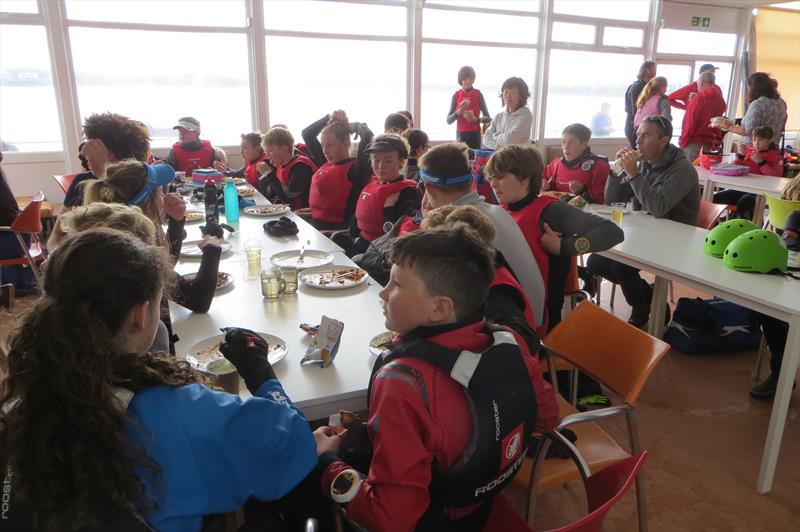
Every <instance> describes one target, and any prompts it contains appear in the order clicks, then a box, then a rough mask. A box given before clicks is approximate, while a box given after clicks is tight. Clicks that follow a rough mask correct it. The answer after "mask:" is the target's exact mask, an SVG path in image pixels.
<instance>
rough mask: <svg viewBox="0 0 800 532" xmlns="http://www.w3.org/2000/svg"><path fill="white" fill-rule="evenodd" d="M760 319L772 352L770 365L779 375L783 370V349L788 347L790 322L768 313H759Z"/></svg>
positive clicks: (773, 371)
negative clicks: (787, 339)
mask: <svg viewBox="0 0 800 532" xmlns="http://www.w3.org/2000/svg"><path fill="white" fill-rule="evenodd" d="M758 321H759V323H760V325H761V331H762V332H763V333H764V339H765V340H766V341H767V347H769V352H770V354H771V357H770V359H769V367H770V369H771V370H772V373H774V374H775V375H777V374H778V373H780V372H781V363H782V362H783V350H784V349H786V338H787V337H788V336H789V324H788V323H786V322H785V321H781V320H779V319H777V318H773V317H772V316H767V315H766V314H759V315H758Z"/></svg>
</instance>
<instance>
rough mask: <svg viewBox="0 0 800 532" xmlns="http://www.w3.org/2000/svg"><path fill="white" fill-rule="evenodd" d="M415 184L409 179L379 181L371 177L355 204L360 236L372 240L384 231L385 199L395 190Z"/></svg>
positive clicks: (411, 186)
mask: <svg viewBox="0 0 800 532" xmlns="http://www.w3.org/2000/svg"><path fill="white" fill-rule="evenodd" d="M416 186H417V183H416V182H415V181H412V180H410V179H398V180H396V181H392V182H391V183H380V182H378V180H377V179H374V178H373V179H372V180H371V181H370V182H369V184H367V186H365V187H364V189H363V190H362V191H361V196H359V198H358V203H357V204H356V222H357V224H358V229H359V231H360V232H361V238H363V239H365V240H367V241H369V242H372V241H373V240H375V239H376V238H378V237H379V236H381V235H382V234H383V233H385V232H386V231H385V230H384V219H383V207H384V205H386V200H387V199H388V198H389V196H391V195H392V194H395V193H396V192H400V191H401V190H404V189H406V188H415V187H416Z"/></svg>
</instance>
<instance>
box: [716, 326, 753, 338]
mask: <svg viewBox="0 0 800 532" xmlns="http://www.w3.org/2000/svg"><path fill="white" fill-rule="evenodd" d="M737 332H740V333H743V334H750V327H748V326H747V325H726V326H725V327H723V328H722V334H720V336H729V335H731V334H733V333H737Z"/></svg>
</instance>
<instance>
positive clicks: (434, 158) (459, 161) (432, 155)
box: [417, 142, 472, 193]
mask: <svg viewBox="0 0 800 532" xmlns="http://www.w3.org/2000/svg"><path fill="white" fill-rule="evenodd" d="M468 152H469V147H468V146H467V145H466V144H464V143H463V142H448V143H446V144H439V145H438V146H434V147H433V148H431V149H430V150H428V151H426V152H425V154H424V155H423V156H422V157H420V158H419V161H417V164H418V165H419V167H420V168H421V169H423V170H425V171H426V172H428V173H430V174H433V175H435V176H437V177H458V176H462V175H464V174H467V173H469V171H470V166H469V156H468ZM447 189H448V190H453V191H464V192H465V193H466V192H467V191H469V190H471V189H472V181H471V180H470V181H467V182H466V183H459V184H457V185H449V186H448V187H447Z"/></svg>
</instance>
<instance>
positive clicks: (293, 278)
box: [281, 266, 297, 295]
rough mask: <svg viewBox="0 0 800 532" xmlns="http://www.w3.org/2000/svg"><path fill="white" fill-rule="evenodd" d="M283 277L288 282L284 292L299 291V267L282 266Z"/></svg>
mask: <svg viewBox="0 0 800 532" xmlns="http://www.w3.org/2000/svg"><path fill="white" fill-rule="evenodd" d="M281 279H283V282H284V283H286V286H285V287H284V289H283V293H284V294H288V295H293V294H296V293H297V267H295V266H282V267H281Z"/></svg>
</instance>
